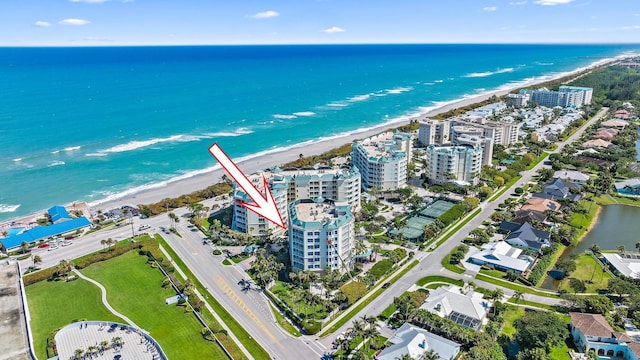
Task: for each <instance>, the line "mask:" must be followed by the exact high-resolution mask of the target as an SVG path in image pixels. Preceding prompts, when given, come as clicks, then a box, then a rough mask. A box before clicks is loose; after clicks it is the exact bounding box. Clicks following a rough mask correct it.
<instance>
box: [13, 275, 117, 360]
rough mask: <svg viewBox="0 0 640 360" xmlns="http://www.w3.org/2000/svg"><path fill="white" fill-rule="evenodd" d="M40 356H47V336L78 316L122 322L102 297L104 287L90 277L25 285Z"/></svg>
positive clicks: (36, 346) (35, 343) (42, 357)
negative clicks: (106, 305)
mask: <svg viewBox="0 0 640 360" xmlns="http://www.w3.org/2000/svg"><path fill="white" fill-rule="evenodd" d="M25 290H26V293H27V303H28V304H29V312H30V313H31V329H32V331H33V341H34V347H35V352H36V356H37V357H38V358H39V359H46V358H47V349H46V348H47V336H49V334H51V333H52V332H53V331H54V330H55V329H58V328H61V327H64V326H65V325H68V324H70V323H72V322H75V320H78V319H85V320H104V321H117V322H122V319H120V318H119V317H116V316H115V315H113V314H112V313H111V312H110V311H109V310H107V308H106V307H105V306H104V305H102V302H101V301H100V289H98V287H97V286H95V285H93V284H91V283H90V282H88V281H85V280H82V279H78V280H74V281H71V282H63V281H41V282H38V283H36V284H33V285H29V286H27V287H26V288H25Z"/></svg>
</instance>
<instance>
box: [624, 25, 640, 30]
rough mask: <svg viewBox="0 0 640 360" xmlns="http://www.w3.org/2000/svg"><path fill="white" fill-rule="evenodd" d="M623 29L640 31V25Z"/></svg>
mask: <svg viewBox="0 0 640 360" xmlns="http://www.w3.org/2000/svg"><path fill="white" fill-rule="evenodd" d="M623 29H625V30H637V29H640V25H634V26H625V27H623Z"/></svg>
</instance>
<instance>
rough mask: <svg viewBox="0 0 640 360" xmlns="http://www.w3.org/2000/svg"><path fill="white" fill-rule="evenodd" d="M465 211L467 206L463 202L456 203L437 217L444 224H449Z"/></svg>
mask: <svg viewBox="0 0 640 360" xmlns="http://www.w3.org/2000/svg"><path fill="white" fill-rule="evenodd" d="M466 212H467V207H466V206H465V205H464V204H456V205H453V206H452V207H451V209H449V210H447V212H445V213H444V214H442V215H440V217H439V218H438V219H439V220H440V221H442V223H443V224H444V226H445V227H446V226H449V225H451V224H452V223H453V222H455V221H456V220H458V219H460V218H461V217H462V215H464V214H465V213H466Z"/></svg>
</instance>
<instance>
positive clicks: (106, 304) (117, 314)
mask: <svg viewBox="0 0 640 360" xmlns="http://www.w3.org/2000/svg"><path fill="white" fill-rule="evenodd" d="M72 271H73V272H74V273H75V274H76V275H78V277H79V278H80V279H83V280H87V281H88V282H90V283H92V284H94V285H95V286H97V287H99V288H100V291H101V292H102V303H103V304H104V306H106V307H107V309H109V311H111V312H112V313H113V315H115V316H117V317H119V318H121V319H122V320H124V321H125V322H126V323H127V324H129V325H131V326H133V327H136V328H138V329H142V328H141V327H140V326H138V325H136V324H135V323H134V322H133V321H131V319H129V318H128V317H126V316H124V315H122V314H120V313H119V312H117V311H116V309H114V308H113V307H111V305H109V302H108V301H107V289H105V288H104V286H102V284H100V283H99V282H97V281H95V280H93V279H91V278H89V277H86V276H84V275H83V274H82V273H81V272H80V271H78V270H76V269H73V270H72Z"/></svg>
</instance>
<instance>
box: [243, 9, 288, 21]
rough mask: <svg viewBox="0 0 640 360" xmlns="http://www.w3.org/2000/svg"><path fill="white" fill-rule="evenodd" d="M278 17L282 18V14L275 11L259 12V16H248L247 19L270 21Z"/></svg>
mask: <svg viewBox="0 0 640 360" xmlns="http://www.w3.org/2000/svg"><path fill="white" fill-rule="evenodd" d="M278 16H280V14H279V13H278V12H277V11H273V10H267V11H263V12H259V13H257V14H253V15H247V17H250V18H254V19H268V18H273V17H278Z"/></svg>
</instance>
